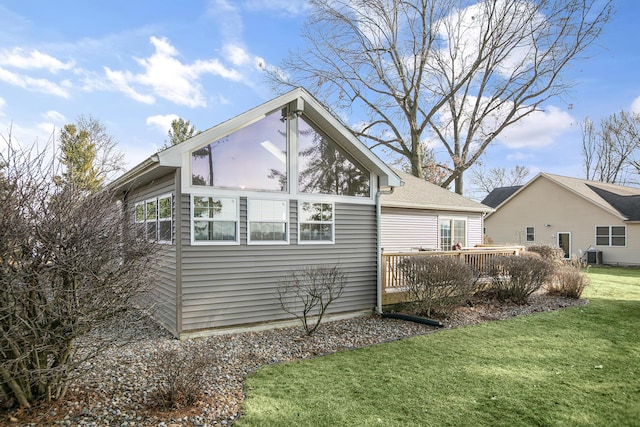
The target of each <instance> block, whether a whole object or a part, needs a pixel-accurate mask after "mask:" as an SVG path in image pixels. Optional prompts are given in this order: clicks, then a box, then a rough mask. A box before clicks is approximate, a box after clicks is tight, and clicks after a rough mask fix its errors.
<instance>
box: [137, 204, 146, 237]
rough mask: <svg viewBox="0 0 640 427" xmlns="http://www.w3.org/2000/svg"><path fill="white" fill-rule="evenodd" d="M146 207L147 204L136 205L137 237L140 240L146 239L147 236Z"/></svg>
mask: <svg viewBox="0 0 640 427" xmlns="http://www.w3.org/2000/svg"><path fill="white" fill-rule="evenodd" d="M144 207H145V202H139V203H136V205H135V224H136V237H137V238H138V239H144V238H145V235H146V226H145V214H144Z"/></svg>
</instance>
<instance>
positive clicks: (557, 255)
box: [527, 245, 564, 263]
mask: <svg viewBox="0 0 640 427" xmlns="http://www.w3.org/2000/svg"><path fill="white" fill-rule="evenodd" d="M527 252H532V253H536V254H538V255H540V256H541V257H542V258H544V259H547V260H549V261H552V262H554V263H555V262H558V261H562V260H563V258H564V252H563V251H562V249H560V248H559V247H557V246H551V245H531V246H527Z"/></svg>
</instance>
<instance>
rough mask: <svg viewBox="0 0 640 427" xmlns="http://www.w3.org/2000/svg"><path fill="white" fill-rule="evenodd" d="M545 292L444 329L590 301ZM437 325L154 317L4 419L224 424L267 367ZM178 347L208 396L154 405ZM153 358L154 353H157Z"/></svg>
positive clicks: (468, 309) (460, 316) (465, 312)
mask: <svg viewBox="0 0 640 427" xmlns="http://www.w3.org/2000/svg"><path fill="white" fill-rule="evenodd" d="M586 302H587V301H585V300H571V299H565V298H558V297H549V296H546V295H534V296H532V297H531V298H530V302H529V304H527V305H525V306H518V305H512V304H498V303H495V302H492V301H480V302H476V303H474V304H473V305H469V306H465V307H460V308H458V309H456V311H455V312H454V313H453V314H452V315H451V316H450V317H449V318H447V319H440V320H442V322H443V323H444V324H445V329H446V328H455V327H459V326H464V325H470V324H476V323H480V322H484V321H489V320H499V319H505V318H509V317H513V316H518V315H524V314H530V313H534V312H542V311H550V310H556V309H560V308H564V307H570V306H576V305H583V304H586ZM438 329H439V328H436V327H433V326H427V325H423V324H418V323H413V322H407V321H402V320H395V319H382V318H380V317H379V316H376V315H371V316H366V317H359V318H354V319H349V320H340V321H335V322H328V323H326V324H323V325H321V326H320V328H319V329H318V330H317V331H316V333H315V334H314V335H313V336H311V337H305V336H303V331H302V328H300V327H291V328H283V329H274V330H269V331H261V332H246V333H240V334H235V335H223V336H214V337H208V338H200V339H193V340H187V341H177V340H175V339H173V338H172V337H171V335H169V334H168V333H167V332H166V331H165V330H164V329H162V328H161V327H159V326H158V325H157V324H155V323H154V322H153V321H151V320H149V321H147V322H145V323H144V324H142V325H137V326H136V328H135V329H134V328H129V329H127V330H123V329H122V328H121V327H118V328H115V327H114V328H113V329H112V330H107V331H102V332H101V333H104V334H114V336H116V337H120V338H122V339H124V338H125V337H133V338H135V340H134V341H133V342H132V343H129V344H126V345H124V346H114V347H113V348H110V349H108V350H107V351H106V352H105V353H104V354H102V355H101V356H100V357H98V358H95V359H93V360H91V361H90V362H87V363H86V364H85V365H84V369H85V370H86V375H84V376H83V377H82V379H81V380H76V381H74V382H73V383H72V384H71V385H70V388H69V391H68V393H67V395H66V397H65V399H64V401H62V402H57V403H55V404H54V405H49V406H40V407H35V408H32V409H31V410H29V411H12V412H10V413H5V414H3V415H2V417H3V418H2V419H0V424H3V423H4V422H5V421H8V422H9V424H10V425H15V426H40V425H56V426H78V425H80V426H138V425H140V426H164V427H169V426H172V427H175V426H183V425H187V426H218V425H231V424H233V422H234V421H235V420H236V419H237V418H238V416H239V415H240V410H241V405H242V401H243V399H244V394H243V386H244V378H245V376H246V375H247V374H248V373H250V372H252V371H254V370H256V369H257V368H259V367H260V366H262V365H266V364H274V363H281V362H286V361H291V360H296V359H305V358H309V357H314V356H318V355H325V354H329V353H334V352H337V351H343V350H349V349H354V348H360V347H365V346H369V345H373V344H377V343H383V342H388V341H393V340H397V339H401V338H406V337H411V336H415V335H420V334H426V333H430V332H433V331H435V330H438ZM169 350H173V351H176V352H177V353H176V354H178V353H179V352H188V351H201V352H205V353H206V354H209V355H211V356H212V358H213V359H212V360H214V362H212V363H211V366H209V368H208V369H207V370H206V373H205V375H204V383H205V387H204V393H203V396H202V397H201V398H200V399H199V400H198V401H197V402H196V403H195V404H194V405H192V406H191V407H185V408H178V409H172V410H167V409H162V408H158V407H155V406H154V405H153V396H154V391H155V390H156V387H157V382H158V379H157V371H156V370H154V369H153V368H152V366H153V363H152V362H153V361H154V360H157V355H158V354H166V352H167V351H169ZM154 356H155V358H154Z"/></svg>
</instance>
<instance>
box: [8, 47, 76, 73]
mask: <svg viewBox="0 0 640 427" xmlns="http://www.w3.org/2000/svg"><path fill="white" fill-rule="evenodd" d="M0 65H5V66H9V67H14V68H20V69H23V70H33V69H44V70H48V71H50V72H52V73H57V72H58V71H60V70H70V69H72V68H73V67H74V65H75V63H74V62H73V61H68V62H62V61H61V60H59V59H57V58H54V57H53V56H51V55H48V54H46V53H42V52H40V51H38V50H32V51H30V52H27V51H25V50H24V49H22V48H19V47H15V48H13V49H11V50H8V49H4V50H2V51H0Z"/></svg>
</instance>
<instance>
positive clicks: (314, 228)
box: [298, 202, 335, 243]
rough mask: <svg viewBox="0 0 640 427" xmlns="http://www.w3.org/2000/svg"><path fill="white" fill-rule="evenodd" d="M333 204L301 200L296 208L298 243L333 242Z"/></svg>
mask: <svg viewBox="0 0 640 427" xmlns="http://www.w3.org/2000/svg"><path fill="white" fill-rule="evenodd" d="M333 213H334V205H333V203H324V202H301V203H300V205H299V209H298V241H299V242H300V243H333V242H334V239H335V229H334V225H335V224H334V215H333Z"/></svg>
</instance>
